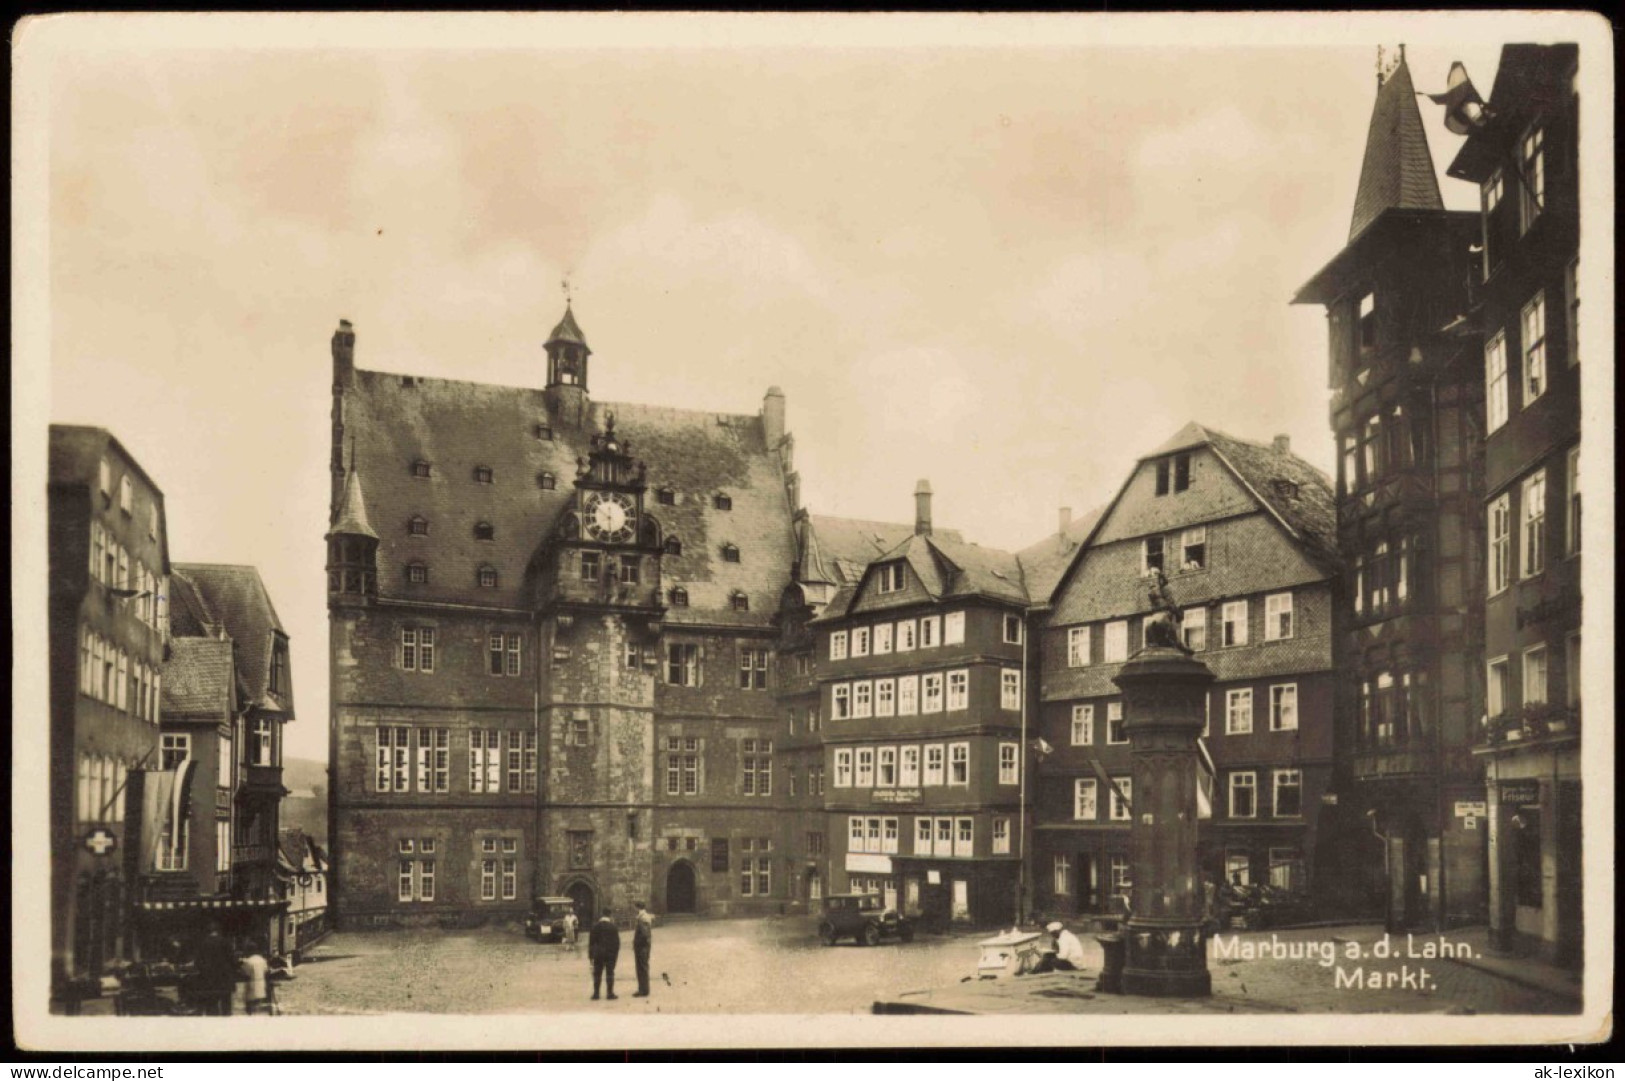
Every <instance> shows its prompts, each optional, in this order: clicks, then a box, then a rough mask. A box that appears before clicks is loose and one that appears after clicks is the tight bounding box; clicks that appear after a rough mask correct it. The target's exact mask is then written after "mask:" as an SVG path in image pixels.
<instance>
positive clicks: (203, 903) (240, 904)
mask: <svg viewBox="0 0 1625 1081" xmlns="http://www.w3.org/2000/svg"><path fill="white" fill-rule="evenodd" d="M138 907H139V909H140V911H142V912H182V911H193V912H196V911H202V910H210V911H213V910H230V909H236V910H239V911H241V910H250V909H258V910H259V911H262V912H265V911H270V910H272V909H278V908H287V907H288V902H287V901H285V900H284V901H275V900H248V899H239V898H231V897H226V898H208V897H196V898H189V899H187V900H184V901H142V902H141V904H140V905H139V906H138Z"/></svg>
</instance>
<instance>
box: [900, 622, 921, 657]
mask: <svg viewBox="0 0 1625 1081" xmlns="http://www.w3.org/2000/svg"><path fill="white" fill-rule="evenodd" d="M918 633H919V629H918V628H917V627H916V626H915V623H914V621H913V620H912V619H905V620H902V621H900V622H899V623H898V624H897V633H896V639H897V652H899V653H907V652H908V651H909V650H911V649H913V648H914V646H915V643H916V642H917V641H918V637H917V636H918Z"/></svg>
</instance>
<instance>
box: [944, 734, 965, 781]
mask: <svg viewBox="0 0 1625 1081" xmlns="http://www.w3.org/2000/svg"><path fill="white" fill-rule="evenodd" d="M948 784H949V785H958V786H964V785H968V784H970V744H968V743H950V744H948Z"/></svg>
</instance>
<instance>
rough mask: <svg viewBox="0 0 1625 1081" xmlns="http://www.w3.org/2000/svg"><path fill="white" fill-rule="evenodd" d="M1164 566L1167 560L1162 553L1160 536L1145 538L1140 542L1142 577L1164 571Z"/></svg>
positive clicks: (1165, 568) (1165, 567)
mask: <svg viewBox="0 0 1625 1081" xmlns="http://www.w3.org/2000/svg"><path fill="white" fill-rule="evenodd" d="M1166 564H1167V559H1166V557H1165V554H1164V552H1163V539H1162V537H1161V536H1156V537H1146V538H1145V539H1144V540H1142V541H1140V573H1141V574H1142V575H1149V574H1155V573H1156V572H1157V571H1166V570H1167V566H1166Z"/></svg>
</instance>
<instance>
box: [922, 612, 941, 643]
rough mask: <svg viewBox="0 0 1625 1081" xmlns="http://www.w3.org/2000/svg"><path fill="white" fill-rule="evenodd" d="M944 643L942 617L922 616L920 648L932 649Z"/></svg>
mask: <svg viewBox="0 0 1625 1081" xmlns="http://www.w3.org/2000/svg"><path fill="white" fill-rule="evenodd" d="M940 645H942V617H941V616H921V617H920V648H921V649H931V648H933V647H935V646H940Z"/></svg>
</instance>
